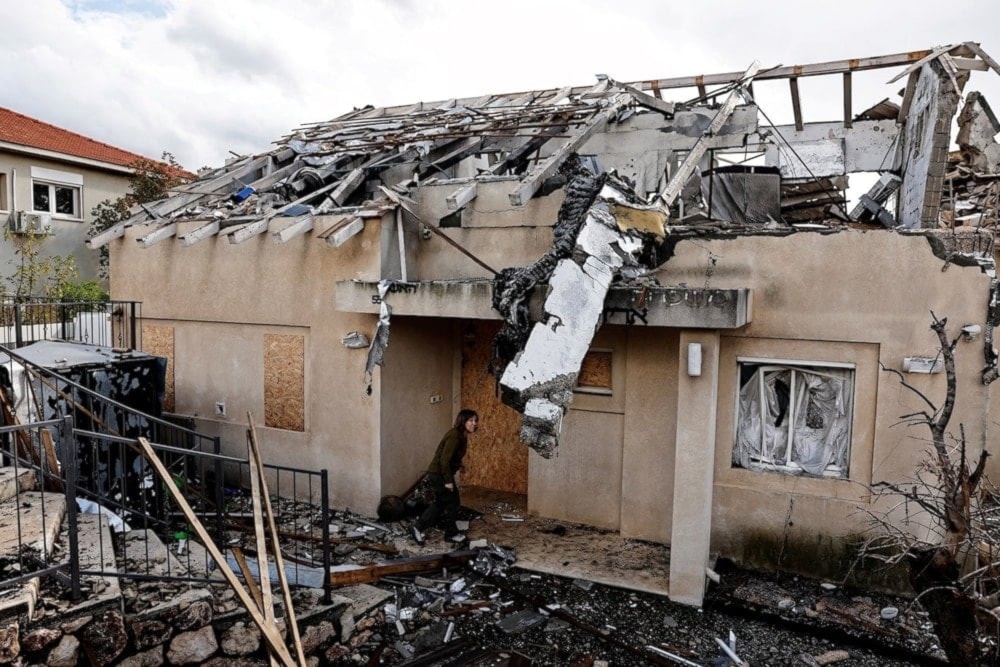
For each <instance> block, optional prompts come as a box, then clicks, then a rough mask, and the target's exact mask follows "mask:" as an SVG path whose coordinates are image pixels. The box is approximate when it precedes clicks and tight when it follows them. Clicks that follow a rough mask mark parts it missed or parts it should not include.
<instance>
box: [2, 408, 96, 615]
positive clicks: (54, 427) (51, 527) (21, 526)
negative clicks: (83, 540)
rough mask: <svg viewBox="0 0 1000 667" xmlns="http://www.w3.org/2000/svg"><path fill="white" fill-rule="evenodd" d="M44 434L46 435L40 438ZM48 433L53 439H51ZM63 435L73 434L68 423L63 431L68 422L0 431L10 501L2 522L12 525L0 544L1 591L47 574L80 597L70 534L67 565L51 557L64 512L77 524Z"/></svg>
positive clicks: (71, 457)
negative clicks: (59, 464) (10, 531)
mask: <svg viewBox="0 0 1000 667" xmlns="http://www.w3.org/2000/svg"><path fill="white" fill-rule="evenodd" d="M46 430H47V431H48V433H49V434H48V435H43V431H46ZM53 431H55V432H56V434H57V435H58V436H59V437H58V438H52V437H51V433H52V432H53ZM67 433H70V434H71V433H72V423H71V422H69V423H68V430H67V422H65V421H64V420H61V419H55V420H49V421H44V422H36V423H33V424H25V425H14V426H2V427H0V443H2V449H3V452H2V458H3V460H4V463H5V464H6V467H7V475H8V480H9V481H6V480H5V486H6V485H9V487H13V488H12V489H10V491H11V496H10V497H9V498H6V499H5V500H4V504H5V507H6V511H5V512H4V517H5V522H4V523H5V525H7V526H10V525H14V526H16V530H15V531H13V535H11V534H10V533H7V534H5V535H4V540H3V542H2V544H0V588H9V587H11V586H14V585H17V584H21V583H24V582H27V581H28V580H30V579H33V578H35V577H41V576H47V575H49V576H57V577H59V578H60V579H62V580H63V583H65V584H66V585H67V586H68V588H69V589H70V591H71V595H72V597H73V599H79V597H80V578H79V570H80V568H79V549H78V547H77V544H76V532H75V530H71V531H70V535H69V538H68V539H69V544H68V546H69V548H68V550H67V552H68V562H60V561H57V560H55V558H54V557H53V553H54V552H53V549H54V547H55V546H56V537H57V535H58V530H59V524H60V523H61V522H62V521H63V516H62V514H63V512H65V513H66V518H67V523H68V524H69V525H70V526H74V527H75V524H76V493H75V492H76V478H75V474H74V469H75V466H74V465H73V464H74V449H73V448H72V447H66V446H65V443H66V441H67ZM70 437H71V436H70ZM49 444H51V447H52V450H51V452H50V451H49V448H48V445H49ZM56 447H58V449H56ZM49 454H51V455H49ZM57 458H58V459H61V460H62V461H63V462H64V463H63V465H64V472H65V474H62V472H61V471H60V470H58V469H56V467H57V466H58V463H56V459H57ZM9 487H8V488H9ZM67 569H68V570H69V574H68V575H67V574H66V570H67Z"/></svg>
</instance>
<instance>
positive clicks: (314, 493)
mask: <svg viewBox="0 0 1000 667" xmlns="http://www.w3.org/2000/svg"><path fill="white" fill-rule="evenodd" d="M7 352H8V354H9V355H11V357H12V359H11V363H15V362H16V363H20V364H22V365H23V366H24V367H25V368H27V369H28V370H29V371H30V374H34V375H35V376H37V379H39V380H40V381H42V382H49V383H50V384H55V383H57V384H55V386H57V387H58V391H57V395H58V401H56V400H53V401H51V404H52V405H55V404H56V403H59V404H61V405H62V406H63V407H64V412H65V414H64V415H63V416H62V418H60V419H51V420H48V421H42V422H35V423H31V424H24V425H16V426H5V427H0V444H2V452H3V456H5V457H6V458H7V459H8V464H9V465H10V466H12V467H13V469H14V472H15V474H17V473H18V471H22V470H25V471H29V473H30V474H29V477H31V478H32V479H33V480H35V482H36V484H34V485H33V486H34V487H35V489H36V490H35V491H32V492H31V493H32V494H36V495H37V496H38V497H37V498H36V497H35V495H32V496H31V498H32V502H31V504H30V506H25V507H22V502H20V500H19V501H17V502H16V505H11V506H8V510H9V511H11V512H13V514H14V517H15V518H16V522H15V523H16V525H17V531H16V549H14V551H12V552H11V554H10V556H7V555H6V552H5V551H3V543H2V540H0V588H3V587H7V586H9V585H12V584H14V583H18V582H21V581H24V580H25V579H27V578H30V577H35V576H41V575H52V576H60V574H59V573H60V572H64V573H65V577H66V581H64V583H65V584H66V585H67V586H68V587H69V588H70V590H71V592H72V595H73V596H74V597H75V598H77V597H79V596H80V594H81V577H89V576H99V577H119V578H131V579H137V580H152V581H187V582H205V581H210V580H211V581H215V582H216V583H217V582H218V579H211V575H212V572H213V570H214V569H215V565H214V559H213V558H212V557H211V556H210V555H209V553H208V551H207V550H206V549H205V548H204V545H201V544H200V543H199V542H198V541H197V540H196V539H195V535H194V531H193V530H192V525H191V521H190V518H189V517H188V516H187V515H186V514H185V513H184V512H182V511H181V508H180V506H179V505H178V504H177V502H176V501H175V500H174V498H173V497H172V495H171V494H170V492H169V490H168V489H167V485H166V483H165V482H164V480H163V479H161V478H160V476H159V475H158V474H157V472H156V470H155V469H154V467H153V466H152V465H151V463H150V462H149V460H148V459H147V457H146V455H145V453H144V452H143V450H142V449H141V447H139V446H138V442H137V440H136V438H137V437H139V436H142V437H145V438H146V439H147V440H148V441H149V442H150V444H151V445H152V447H153V449H154V451H155V452H156V454H157V458H159V459H160V461H162V462H163V464H164V466H165V467H166V469H167V470H168V472H169V474H170V477H171V480H172V481H173V483H174V484H175V485H176V486H177V487H178V488H179V489H180V490H181V492H182V493H183V495H184V498H185V500H186V501H187V502H188V504H189V505H190V506H191V507H192V509H193V510H194V512H195V515H196V517H197V519H198V521H199V523H201V524H202V525H203V526H204V527H205V529H206V530H207V531H208V532H209V534H211V535H212V537H213V541H214V543H215V545H216V546H217V547H218V548H219V550H220V551H221V552H223V553H227V550H228V551H229V552H230V553H227V560H230V565H231V566H233V569H234V570H237V571H238V568H237V567H236V565H237V563H236V562H235V558H236V557H237V554H239V558H240V560H242V561H243V562H245V563H248V564H249V569H250V571H251V572H253V573H254V574H255V575H256V574H257V568H256V566H255V563H256V560H255V558H254V554H255V553H256V551H257V546H258V545H256V544H255V542H254V540H253V537H252V536H253V535H254V527H255V522H256V521H257V520H259V519H258V518H257V516H259V514H255V507H254V505H255V503H254V502H253V496H252V494H251V493H250V491H248V490H247V489H248V488H249V484H248V482H249V480H250V479H251V477H250V465H251V463H250V461H249V460H248V459H247V458H241V457H234V456H226V455H223V454H222V453H221V442H220V439H219V438H218V437H210V436H206V435H204V434H201V433H198V432H196V431H195V430H193V429H190V428H186V427H184V426H181V425H179V424H175V423H172V422H170V421H168V420H166V419H161V418H158V417H154V416H152V415H148V414H144V413H141V412H138V411H136V410H134V409H132V408H130V407H129V406H127V405H124V404H122V403H120V402H118V401H115V400H114V399H111V398H108V397H106V396H103V395H101V394H99V393H97V392H95V391H93V390H91V389H89V388H87V387H85V386H83V385H80V384H79V383H76V382H74V381H72V380H69V379H67V378H65V377H63V376H57V375H55V374H54V373H52V372H51V371H49V370H46V369H43V368H39V367H36V366H33V365H31V364H30V362H27V361H26V360H24V359H20V358H18V357H17V355H16V354H15V353H13V352H11V351H9V350H8V351H7ZM50 398H52V397H50ZM2 402H3V401H2V400H0V403H2ZM81 426H84V427H83V428H81ZM46 429H48V431H49V432H48V433H43V431H44V430H46ZM53 434H54V435H55V437H52V435H53ZM48 442H51V443H52V445H51V447H47V446H46V445H47V443H48ZM60 463H61V471H60V470H59V467H60ZM263 468H264V479H265V481H266V483H267V486H268V495H269V497H270V498H271V499H272V501H271V502H272V506H273V511H274V520H275V524H276V530H277V532H278V536H279V538H280V539H281V541H282V542H283V543H284V546H283V555H284V557H285V565H286V567H285V569H286V574H287V578H288V581H289V582H290V583H291V584H292V585H299V586H308V587H310V588H323V589H324V590H325V598H326V600H329V599H330V595H331V594H330V585H329V576H328V573H329V569H330V564H331V548H330V545H331V540H330V507H329V496H328V481H329V480H328V473H327V471H326V470H319V471H315V470H305V469H301V468H292V467H288V466H278V465H271V464H267V463H264V464H263ZM0 477H2V474H0ZM24 493H28V491H24ZM78 501H79V506H80V507H81V508H83V509H84V510H86V511H92V512H97V513H99V514H100V515H102V516H103V517H107V521H108V522H109V524H111V525H112V526H113V529H112V530H111V532H109V533H107V535H106V533H105V531H104V530H103V529H99V530H98V531H97V535H96V536H94V537H91V538H90V539H92V540H96V545H95V546H96V549H97V552H98V553H105V552H106V547H107V546H108V545H107V540H110V541H111V545H110V546H111V547H112V548H113V551H114V554H115V558H114V561H115V562H114V563H108V562H105V560H104V559H103V558H96V559H93V558H90V559H88V560H87V561H86V562H82V561H81V560H80V549H79V544H78V541H79V536H80V530H81V522H80V517H79V512H78ZM44 503H49V504H52V503H64V504H65V521H64V528H65V530H64V534H65V536H66V550H65V554H66V555H65V557H64V560H63V561H62V562H53V558H52V553H51V544H50V543H44V542H43V544H42V547H41V548H37V547H36V546H34V545H35V542H36V541H37V540H36V538H35V537H34V535H33V533H31V532H30V531H25V530H22V526H28V522H29V519H31V520H33V519H34V518H35V517H34V516H33V515H32V516H29V514H30V512H32V511H34V506H35V505H36V504H44ZM259 506H260V505H259V503H258V504H257V507H258V508H259ZM257 512H259V510H257ZM53 516H54V515H53ZM22 519H23V521H22ZM59 519H61V516H60V517H59ZM53 520H57V519H50V518H48V515H45V516H44V517H43V522H45V521H48V522H51V521H53ZM101 520H102V521H103V520H104V519H101ZM32 525H33V524H32ZM47 527H48V526H47ZM99 528H100V526H99ZM50 541H51V540H50ZM233 547H236V550H234V549H233ZM245 554H246V555H248V556H249V558H247V557H245ZM5 559H6V560H5ZM8 561H9V562H10V563H16V567H13V566H12V568H13V569H10V568H8V569H6V570H5V568H4V566H3V565H4V563H6V562H8Z"/></svg>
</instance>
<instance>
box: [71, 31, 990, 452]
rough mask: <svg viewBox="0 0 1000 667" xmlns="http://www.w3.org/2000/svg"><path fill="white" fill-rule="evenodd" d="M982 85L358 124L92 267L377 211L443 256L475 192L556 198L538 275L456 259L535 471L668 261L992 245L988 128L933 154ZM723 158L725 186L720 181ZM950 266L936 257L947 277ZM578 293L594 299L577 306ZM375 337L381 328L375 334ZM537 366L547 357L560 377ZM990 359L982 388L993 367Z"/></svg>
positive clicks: (918, 81)
mask: <svg viewBox="0 0 1000 667" xmlns="http://www.w3.org/2000/svg"><path fill="white" fill-rule="evenodd" d="M900 67H903V68H905V69H903V71H902V72H900V73H899V74H898V75H897V76H895V78H893V79H892V80H891V81H890V83H894V82H896V81H899V80H901V79H904V78H905V79H906V83H905V87H904V88H903V90H902V97H901V99H900V101H899V103H898V104H896V103H894V102H892V101H890V100H884V101H882V102H879V103H877V104H875V105H874V106H872V107H870V108H868V109H867V110H865V111H864V112H862V113H860V114H857V115H855V114H854V113H853V100H852V75H853V74H854V73H856V72H860V71H865V70H874V69H881V68H900ZM990 69H991V70H993V71H994V72H997V73H1000V66H998V64H997V63H996V62H995V61H994V60H993V59H992V58H991V57H990V56H989V55H988V54H986V53H985V52H984V51H983V50H982V49H981V48H980V47H979V45H978V44H976V43H973V42H966V43H963V44H958V45H949V46H944V47H939V48H935V49H927V50H923V51H916V52H910V53H901V54H892V55H887V56H877V57H871V58H861V59H852V60H843V61H836V62H828V63H819V64H812V65H801V66H793V67H773V68H769V69H768V68H761V67H760V66H759V65H757V64H756V63H755V64H754V65H752V66H751V67H750V68H748V69H747V70H745V71H743V72H730V73H723V74H715V75H701V76H695V77H678V78H671V79H659V80H652V81H643V82H633V83H630V84H626V83H621V82H617V81H615V80H613V79H611V78H608V77H604V76H602V77H599V78H598V81H597V82H596V84H594V85H592V86H582V87H581V86H578V87H572V86H570V87H566V88H561V89H550V90H541V91H529V92H524V93H516V94H504V95H485V96H482V97H479V98H468V99H452V100H447V101H440V102H433V103H418V104H415V105H411V106H400V107H388V108H372V107H365V108H361V109H355V110H354V111H352V112H350V113H347V114H344V115H342V116H340V117H338V118H335V119H334V120H332V121H329V122H322V123H313V124H308V125H305V126H303V127H300V128H298V129H297V130H296V131H294V132H293V133H292V134H290V135H288V136H286V137H283V138H282V139H280V140H279V141H278V142H276V146H275V148H273V149H272V150H270V151H268V152H266V153H263V154H259V155H249V156H242V157H239V158H236V159H234V160H231V161H229V162H228V163H227V164H226V165H225V166H223V167H221V168H218V169H214V170H208V171H205V172H203V173H202V174H200V175H199V178H198V180H197V181H195V182H193V183H191V184H189V185H186V186H182V187H181V188H179V189H178V190H177V191H175V192H173V193H172V194H171V196H170V197H168V198H167V199H164V200H162V201H159V202H154V203H152V204H149V205H146V206H143V207H141V209H137V210H136V211H135V212H134V215H133V216H132V217H131V218H129V219H128V220H126V221H125V222H124V223H121V224H120V225H118V226H116V227H114V228H112V229H109V230H107V231H105V232H103V233H101V234H99V235H97V236H95V237H94V238H93V239H92V240H91V241H90V245H91V246H92V247H99V246H101V245H103V244H106V243H108V242H109V241H111V240H112V239H115V238H119V237H121V236H123V235H124V233H125V228H126V227H129V226H134V225H140V226H142V227H143V233H142V235H141V236H140V237H139V238H138V242H139V245H140V246H141V247H150V246H152V245H154V244H157V243H160V242H163V241H166V240H168V239H176V241H177V242H178V243H179V245H181V246H190V245H193V244H196V243H199V242H202V241H204V240H205V239H209V238H212V237H219V236H225V237H226V238H227V239H228V241H229V243H233V244H239V243H243V242H245V241H247V240H249V239H252V238H255V237H257V236H259V235H262V234H265V233H267V232H270V233H271V235H272V236H273V238H274V240H275V241H276V242H277V243H287V242H288V241H290V240H292V239H293V238H296V237H298V236H301V235H306V234H311V236H313V237H314V238H317V239H322V240H323V241H324V242H325V243H327V244H329V245H330V246H334V247H336V246H340V245H343V244H345V243H347V242H348V241H349V240H350V239H351V238H352V237H353V236H354V235H355V234H357V233H358V232H359V231H361V230H362V229H363V228H364V225H365V221H366V220H369V219H372V218H382V217H383V216H384V215H386V214H387V213H389V212H393V211H397V212H398V213H399V214H402V215H406V216H407V217H409V218H410V219H411V220H415V221H417V222H419V223H420V224H421V225H423V226H424V228H425V229H427V231H428V232H433V233H436V234H439V235H441V236H442V237H444V238H445V240H447V241H449V243H451V244H452V245H457V244H455V243H454V241H452V240H450V239H448V238H447V236H446V233H445V232H442V231H441V229H440V228H446V227H461V226H465V221H466V216H472V215H477V214H480V215H481V213H476V212H474V211H473V210H472V209H473V208H474V207H472V206H470V204H472V203H473V202H474V201H476V198H477V197H479V196H480V195H481V194H482V193H483V192H484V191H486V190H489V191H490V192H492V193H495V190H496V188H504V189H505V190H506V195H507V200H508V203H509V207H511V208H516V207H521V206H524V205H526V204H527V203H528V202H529V201H530V200H531V199H532V198H533V197H535V196H538V195H545V194H548V193H550V192H552V191H554V190H557V189H560V188H563V189H565V190H566V198H565V200H564V203H563V208H562V209H561V210H560V214H559V220H558V221H557V222H556V226H555V234H556V242H555V243H554V245H553V250H552V252H550V253H548V254H547V255H546V256H545V257H543V258H540V259H539V260H538V262H536V263H534V264H533V265H531V266H529V267H515V268H513V269H510V270H506V271H501V272H497V271H495V270H494V269H492V268H491V267H489V266H488V265H486V264H485V263H483V262H481V261H479V260H477V259H476V257H475V255H474V254H473V253H472V252H470V251H469V250H468V249H466V248H460V247H459V248H458V250H460V251H462V252H463V253H465V254H466V255H467V256H469V257H470V258H472V259H473V260H475V261H477V263H478V264H479V265H480V266H481V267H482V268H483V269H485V270H486V271H487V272H488V273H492V274H494V275H495V276H498V278H497V280H496V283H495V285H494V305H495V307H496V308H497V309H498V310H500V312H501V313H502V314H503V317H504V320H505V327H504V331H502V332H501V339H499V340H498V343H499V344H498V346H497V347H498V350H499V355H498V359H495V360H494V361H495V362H496V368H495V371H496V372H497V374H498V377H499V378H500V383H501V386H502V387H503V389H504V400H505V402H507V403H508V404H510V405H512V406H514V407H516V408H517V409H519V410H521V411H523V412H526V414H527V418H526V420H525V427H524V429H523V430H522V437H523V438H524V439H525V441H526V442H528V444H530V445H532V446H534V447H535V448H536V449H538V450H539V451H540V452H542V453H543V454H548V453H550V452H551V451H553V450H554V448H555V445H556V443H557V441H558V433H559V423H560V419H561V414H562V412H564V411H565V409H566V407H567V405H568V403H569V400H570V399H571V391H569V388H571V387H572V386H573V384H572V383H573V381H574V380H575V374H576V373H577V372H578V371H579V364H580V361H581V359H582V354H583V353H584V352H585V351H586V346H587V344H589V341H590V339H591V337H592V336H593V333H594V331H595V329H596V327H598V326H599V325H600V321H599V318H598V317H597V315H599V314H600V312H601V309H602V308H604V303H605V299H607V295H608V290H609V288H610V285H611V283H612V282H615V281H630V280H632V281H634V280H637V279H640V278H641V277H642V274H643V270H644V269H646V270H648V269H652V268H655V267H656V266H658V265H659V264H660V263H662V262H664V261H665V260H666V259H668V258H669V257H670V255H671V254H672V247H673V245H676V243H677V242H678V241H680V240H682V239H684V238H691V237H710V238H729V237H732V236H737V235H740V234H774V235H785V234H791V233H795V232H799V231H817V230H819V231H823V230H826V231H834V230H836V229H838V228H845V227H846V226H853V225H857V224H865V225H874V226H876V227H884V228H893V229H899V230H932V229H938V228H940V227H942V226H943V227H946V228H949V229H953V228H955V227H960V226H965V227H966V228H968V229H970V230H975V234H974V235H975V236H976V238H977V239H979V238H980V235H982V234H985V233H986V232H985V231H983V230H987V229H988V228H991V227H993V226H994V225H995V223H996V211H997V206H996V202H997V199H998V185H997V179H998V176H997V175H996V173H997V171H998V163H1000V146H998V145H997V144H996V142H995V141H994V135H995V134H996V133H997V130H998V129H1000V123H998V122H997V119H996V117H995V116H994V114H993V112H992V110H991V109H990V107H989V105H988V103H987V102H986V101H985V100H984V99H983V98H982V96H981V95H979V94H978V93H970V94H969V96H968V98H967V100H966V102H965V104H964V106H963V107H962V112H961V114H960V115H959V116H958V120H959V123H960V131H959V134H958V144H959V148H960V150H959V151H958V152H956V153H955V154H952V153H950V152H949V149H950V146H951V128H952V124H953V121H954V119H955V116H956V113H957V112H958V110H959V106H960V101H961V98H962V94H963V90H964V86H965V84H966V82H967V80H968V78H969V75H970V72H971V71H974V70H990ZM821 75H838V76H840V77H842V80H843V113H842V114H841V115H840V117H839V118H837V119H836V120H833V121H829V122H816V123H806V122H804V120H803V116H802V110H801V105H800V100H799V87H798V81H799V79H800V78H803V77H810V76H821ZM775 79H781V80H787V81H788V85H789V92H790V95H791V101H792V109H793V115H794V123H793V124H791V125H787V126H774V125H771V124H770V122H769V120H768V117H767V116H766V114H765V113H763V111H762V110H760V109H758V107H757V105H756V103H755V99H754V95H753V84H754V82H755V81H763V80H775ZM684 88H691V89H696V90H697V96H696V97H695V98H694V99H692V100H689V101H686V102H670V101H665V100H664V99H663V98H664V93H665V91H672V90H679V89H684ZM765 121H766V122H765ZM737 154H738V155H737ZM727 158H729V161H730V162H732V164H724V163H725V162H726V159H727ZM748 158H753V159H752V160H750V159H748ZM859 172H868V173H873V174H877V175H878V176H879V178H878V180H877V182H875V184H874V185H873V186H872V188H871V189H870V190H869V192H868V193H867V194H866V195H864V196H862V197H861V198H860V202H859V203H858V204H857V206H855V207H853V208H852V209H851V210H850V211H848V210H847V197H846V190H847V186H848V176H849V175H850V174H853V173H859ZM608 174H611V175H610V176H608ZM430 200H433V201H430ZM438 200H440V201H438ZM418 203H419V205H420V206H419V208H420V211H422V212H423V211H428V210H429V211H437V212H438V214H436V215H435V216H434V218H435V219H428V218H427V216H426V214H423V215H421V214H420V213H418V211H417V209H418ZM179 223H185V224H184V226H183V227H181V226H179ZM989 238H990V240H989V242H988V243H982V242H980V241H979V240H977V241H975V242H973V243H972V244H971V245H970V244H966V245H970V248H971V250H970V254H971V255H973V256H971V257H970V259H969V262H970V263H971V264H974V265H979V266H982V267H983V268H984V270H990V271H992V262H993V259H992V247H993V246H992V234H989ZM952 243H953V244H954V243H957V242H955V241H953V242H952ZM959 245H961V244H959ZM963 248H964V246H963V247H958V251H959V252H957V253H956V252H955V248H952V249H951V250H950V251H949V253H950V255H949V257H954V256H956V254H957V255H960V254H962V251H963ZM984 248H988V252H984V250H983V249H984ZM567 262H568V263H567ZM571 265H575V268H574V267H573V266H571ZM471 277H474V276H470V278H471ZM401 278H402V280H404V281H405V280H407V279H409V278H411V277H410V276H407V275H403V276H401ZM588 281H590V282H589V283H588ZM542 283H547V284H548V285H549V292H550V296H549V301H548V302H547V303H546V307H545V316H544V317H543V318H542V320H543V321H544V320H546V319H549V320H552V319H558V320H559V321H560V322H563V321H571V322H573V324H572V325H571V326H567V327H556V326H551V327H548V328H549V329H551V330H552V331H553V332H555V331H556V329H559V332H558V333H553V334H552V335H548V340H547V342H541V341H540V339H539V338H538V337H539V336H546V335H547V334H544V332H543V331H542V330H543V329H544V328H545V327H541V326H540V323H539V324H536V326H534V328H532V323H531V322H530V321H528V317H527V315H526V312H527V311H526V307H525V306H524V303H525V300H526V297H527V296H528V295H529V294H530V292H531V290H532V289H533V287H534V286H535V285H537V284H542ZM583 283H588V284H589V285H590V286H589V287H587V289H586V290H585V293H581V292H580V291H579V289H580V287H579V286H580V285H581V284H583ZM591 283H592V284H591ZM994 283H995V281H994ZM560 286H562V287H560ZM561 289H562V290H563V291H562V292H561V291H560V290H561ZM574 290H575V291H574ZM581 302H583V303H587V304H588V305H587V306H586V307H584V308H581V307H580V306H579V304H580V303H581ZM560 309H562V312H561V313H560V312H559V311H560ZM994 310H1000V309H994ZM569 311H572V313H570V312H569ZM595 313H596V315H595ZM570 314H572V315H573V316H574V317H569V315H570ZM384 320H385V323H384V326H386V327H387V326H388V325H387V322H388V313H386V316H385V318H384ZM991 321H992V319H991ZM380 326H381V325H380ZM386 337H387V332H385V333H384V335H382V336H376V340H377V342H378V341H381V342H379V343H378V344H379V345H381V346H383V347H384V345H385V340H386ZM987 338H988V339H989V340H990V343H989V345H990V346H991V336H988V337H987ZM530 339H535V340H530ZM535 346H541V347H537V349H535V350H534V351H533V350H532V348H533V347H535ZM554 348H555V349H559V350H560V351H561V353H560V355H559V356H557V357H554V356H553V354H552V353H551V352H552V350H553V349H554ZM990 350H992V348H991V347H990ZM380 353H381V351H379V355H380ZM986 356H987V357H988V359H987V362H988V364H987V365H988V367H989V368H990V369H992V371H991V373H992V376H993V377H991V378H990V379H995V374H996V356H995V354H994V355H992V356H991V354H990V353H987V355H986ZM526 364H527V365H528V366H530V368H529V369H528V370H527V371H525V370H524V369H525V365H526ZM370 365H371V364H370ZM542 367H545V368H546V372H545V373H542V374H541V375H542V376H544V378H543V379H539V373H538V371H539V369H540V368H542ZM369 370H370V369H369ZM987 377H988V375H987V373H986V372H984V378H987Z"/></svg>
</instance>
